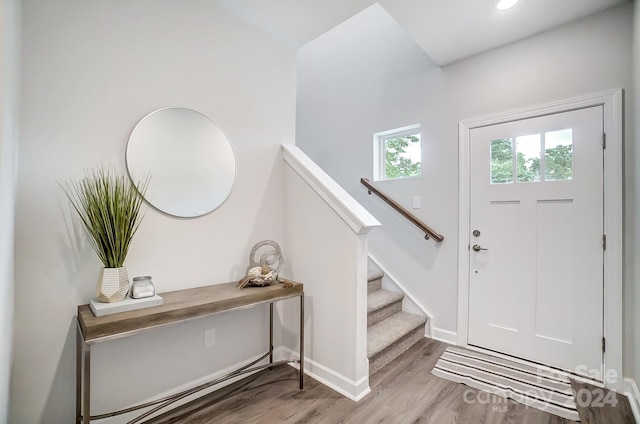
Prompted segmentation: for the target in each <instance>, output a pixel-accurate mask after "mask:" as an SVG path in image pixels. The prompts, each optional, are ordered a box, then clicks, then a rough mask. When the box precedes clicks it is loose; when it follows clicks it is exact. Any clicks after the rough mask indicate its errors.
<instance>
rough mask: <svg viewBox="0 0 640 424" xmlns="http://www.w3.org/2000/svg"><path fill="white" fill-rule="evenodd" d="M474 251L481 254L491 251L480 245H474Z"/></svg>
mask: <svg viewBox="0 0 640 424" xmlns="http://www.w3.org/2000/svg"><path fill="white" fill-rule="evenodd" d="M472 249H473V251H474V252H479V251H481V250H489V249H485V248H484V247H480V245H479V244H474V245H473V247H472Z"/></svg>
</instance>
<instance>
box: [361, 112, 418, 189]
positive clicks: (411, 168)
mask: <svg viewBox="0 0 640 424" xmlns="http://www.w3.org/2000/svg"><path fill="white" fill-rule="evenodd" d="M373 152H374V154H373V179H374V181H380V180H395V179H399V178H411V177H419V176H420V174H421V164H422V144H421V142H420V125H412V126H409V127H404V128H397V129H395V130H390V131H384V132H381V133H377V134H374V135H373Z"/></svg>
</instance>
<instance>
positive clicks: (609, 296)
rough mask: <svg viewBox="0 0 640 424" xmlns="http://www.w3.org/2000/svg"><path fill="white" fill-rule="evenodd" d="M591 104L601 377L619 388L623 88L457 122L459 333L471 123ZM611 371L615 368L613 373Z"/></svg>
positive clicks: (462, 328)
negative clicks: (599, 185) (599, 232)
mask: <svg viewBox="0 0 640 424" xmlns="http://www.w3.org/2000/svg"><path fill="white" fill-rule="evenodd" d="M593 106H602V107H603V110H604V122H603V124H604V126H603V127H604V132H605V134H606V148H605V149H604V231H605V234H606V236H607V244H606V250H605V251H604V305H603V310H604V317H603V318H604V321H603V322H604V328H603V331H604V337H605V338H606V349H605V352H604V355H603V365H604V369H603V374H602V376H603V378H604V384H605V386H606V387H607V388H609V389H611V390H615V391H618V392H622V391H623V374H622V274H623V273H622V270H623V268H622V267H623V262H622V255H623V232H622V225H623V203H622V202H623V188H622V187H623V156H622V145H623V126H622V122H623V90H622V89H616V90H610V91H604V92H601V93H595V94H590V95H586V96H581V97H576V98H572V99H567V100H561V101H557V102H552V103H547V104H543V105H539V106H533V107H528V108H523V109H518V110H513V111H508V112H503V113H496V114H492V115H485V116H481V117H478V118H473V119H466V120H463V121H460V122H459V124H458V148H459V156H458V184H459V206H458V208H459V210H458V216H459V223H458V325H457V330H458V335H457V344H458V345H459V346H468V336H469V326H468V320H469V243H470V241H469V231H470V228H469V219H470V216H469V208H470V200H469V196H470V184H469V178H470V174H469V171H470V169H469V167H470V163H469V140H470V132H471V130H472V129H474V128H479V127H484V126H488V125H495V124H502V123H505V122H511V121H518V120H522V119H528V118H535V117H540V116H545V115H552V114H556V113H561V112H569V111H572V110H576V109H584V108H588V107H593ZM614 372H615V374H614Z"/></svg>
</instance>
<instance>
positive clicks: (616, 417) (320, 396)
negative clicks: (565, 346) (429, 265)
mask: <svg viewBox="0 0 640 424" xmlns="http://www.w3.org/2000/svg"><path fill="white" fill-rule="evenodd" d="M446 347H447V345H446V344H444V343H440V342H438V341H435V340H431V339H426V338H425V339H423V340H421V341H420V342H418V343H417V344H416V345H414V346H413V347H412V348H410V349H409V350H408V351H407V352H405V353H404V354H402V355H401V356H400V357H398V359H397V360H395V361H394V362H392V363H391V364H389V365H387V366H386V367H384V368H382V369H381V370H380V371H378V372H377V373H375V374H374V375H373V376H372V377H371V379H370V382H369V383H370V387H371V391H372V392H371V393H370V394H369V395H368V396H367V397H365V398H364V399H363V400H361V401H360V402H357V403H356V402H353V401H351V400H349V399H347V398H345V397H343V396H341V395H340V394H338V393H336V392H334V391H333V390H331V389H329V388H328V387H326V386H324V385H322V384H320V383H318V382H316V381H315V380H313V379H312V378H310V377H307V378H305V388H304V390H298V380H297V378H298V377H297V371H296V370H294V369H293V368H291V367H288V366H281V367H276V368H274V369H273V370H265V371H262V372H260V373H259V374H256V375H254V376H251V377H248V378H246V379H244V380H241V381H238V382H236V383H234V384H232V385H230V386H227V387H225V388H223V389H221V390H218V391H216V392H214V393H211V394H209V395H207V396H204V397H203V398H201V399H198V400H196V401H193V402H191V403H189V404H186V405H184V406H182V407H180V408H178V409H176V410H174V411H170V412H167V413H165V414H164V415H161V416H159V417H157V418H155V419H152V420H151V421H148V422H149V423H153V424H170V423H171V424H228V423H242V424H258V423H260V424H271V423H308V424H311V423H313V424H339V423H353V424H373V423H385V424H387V423H388V424H419V423H420V424H453V423H456V424H519V423H522V424H572V423H574V421H568V420H565V419H563V418H560V417H557V416H554V415H551V414H548V413H546V412H543V411H540V410H538V409H534V408H530V407H527V406H525V405H522V404H519V403H516V402H513V401H511V400H507V399H503V398H501V397H498V396H495V395H490V394H487V393H485V392H481V391H478V390H476V389H472V388H470V387H468V386H465V385H463V384H457V383H453V382H450V381H447V380H443V379H441V378H438V377H435V376H433V375H431V369H432V368H433V367H434V365H435V363H436V361H437V360H438V358H439V357H440V355H441V354H442V352H443V351H444V349H445V348H446ZM574 384H576V385H574V389H586V390H591V389H595V388H592V387H589V386H585V385H579V384H577V383H575V382H574ZM617 399H618V401H619V402H618V404H617V406H616V407H610V406H606V407H602V408H580V409H579V412H580V416H581V419H582V423H583V424H634V421H633V416H632V415H631V409H630V407H629V404H628V401H627V399H626V397H624V396H618V397H617Z"/></svg>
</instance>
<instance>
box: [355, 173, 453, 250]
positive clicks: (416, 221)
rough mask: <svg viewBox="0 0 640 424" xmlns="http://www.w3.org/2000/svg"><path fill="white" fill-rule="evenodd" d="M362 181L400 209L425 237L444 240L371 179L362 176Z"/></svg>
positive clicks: (372, 191) (380, 196)
mask: <svg viewBox="0 0 640 424" xmlns="http://www.w3.org/2000/svg"><path fill="white" fill-rule="evenodd" d="M360 183H362V185H363V186H365V187H366V188H367V189H368V190H369V194H371V193H374V194H375V195H376V196H378V197H379V198H381V199H382V200H384V201H385V202H386V203H387V204H388V205H389V206H391V207H392V208H393V209H395V210H396V211H398V212H399V213H400V215H402V216H404V217H405V218H407V219H408V220H409V221H411V223H413V224H414V225H415V226H416V227H418V228H420V229H421V230H422V231H424V233H425V235H424V238H425V239H427V240H429V238H430V237H431V238H432V239H434V240H435V241H437V242H441V241H442V240H444V236H443V235H441V234H438V233H437V232H436V231H435V230H434V229H433V228H431V227H429V226H428V225H427V224H425V223H424V222H422V221H420V220H419V219H418V218H417V217H416V216H415V215H414V214H412V213H411V212H409V211H408V210H406V209H405V208H403V207H402V206H401V205H400V204H399V203H398V202H396V201H395V200H393V199H392V198H390V197H389V196H387V195H386V194H385V193H383V192H381V191H380V190H379V189H378V188H376V186H374V185H373V184H371V181H369V180H368V179H367V178H360Z"/></svg>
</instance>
